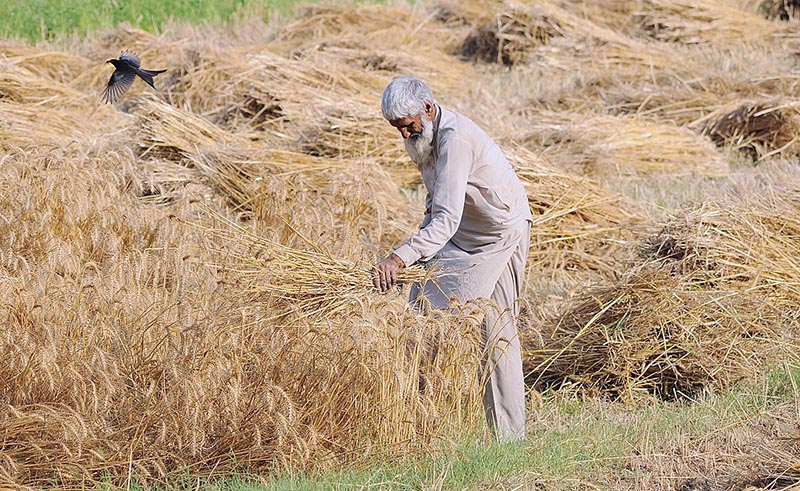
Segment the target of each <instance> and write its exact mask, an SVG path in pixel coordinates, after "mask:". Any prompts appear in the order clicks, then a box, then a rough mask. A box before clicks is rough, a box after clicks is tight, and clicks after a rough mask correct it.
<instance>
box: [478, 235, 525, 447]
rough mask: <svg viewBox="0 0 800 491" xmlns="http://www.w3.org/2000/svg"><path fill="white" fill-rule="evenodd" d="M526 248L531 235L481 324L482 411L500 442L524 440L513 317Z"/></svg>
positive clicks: (522, 243) (499, 284)
mask: <svg viewBox="0 0 800 491" xmlns="http://www.w3.org/2000/svg"><path fill="white" fill-rule="evenodd" d="M529 246H530V233H528V234H526V235H525V237H524V238H523V239H522V240H520V243H519V245H518V246H517V248H516V250H515V251H514V253H513V255H512V256H511V260H510V261H508V263H507V264H506V266H505V268H504V269H503V271H502V273H501V274H500V278H499V279H498V281H497V284H496V285H495V288H494V291H493V292H492V296H491V299H492V300H493V301H494V302H495V303H496V304H497V307H498V309H497V310H495V309H489V312H488V313H487V314H486V318H485V320H484V333H483V334H484V342H485V346H486V357H485V358H484V360H483V372H482V374H481V375H482V376H481V380H483V381H484V382H485V387H484V392H483V408H484V410H485V411H486V421H487V422H488V424H489V428H490V430H491V431H492V434H493V435H494V436H495V438H497V439H498V440H499V441H501V442H509V441H515V440H520V439H523V438H525V381H524V377H523V374H522V354H521V349H520V340H519V334H518V332H517V325H516V317H517V315H518V314H519V305H518V303H517V299H518V298H519V297H520V295H522V293H523V287H524V281H525V262H526V260H527V258H528V247H529Z"/></svg>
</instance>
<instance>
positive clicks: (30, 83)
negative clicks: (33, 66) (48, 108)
mask: <svg viewBox="0 0 800 491" xmlns="http://www.w3.org/2000/svg"><path fill="white" fill-rule="evenodd" d="M86 98H87V96H86V94H83V93H81V92H78V91H77V90H74V89H72V88H70V87H68V86H66V85H64V84H62V83H59V82H56V81H55V80H53V79H50V78H46V77H44V76H42V75H40V74H37V73H34V72H32V71H30V70H29V69H27V68H25V67H24V66H18V65H16V64H14V63H12V62H11V61H8V60H0V100H4V101H14V102H19V103H30V104H37V103H38V104H43V105H44V104H46V105H52V106H57V107H64V106H68V107H69V106H72V107H74V106H76V105H83V104H85V99H86Z"/></svg>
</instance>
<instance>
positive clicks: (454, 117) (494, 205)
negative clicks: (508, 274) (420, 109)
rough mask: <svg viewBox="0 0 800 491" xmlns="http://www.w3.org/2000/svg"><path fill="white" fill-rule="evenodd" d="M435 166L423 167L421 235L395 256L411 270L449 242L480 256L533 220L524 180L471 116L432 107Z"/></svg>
mask: <svg viewBox="0 0 800 491" xmlns="http://www.w3.org/2000/svg"><path fill="white" fill-rule="evenodd" d="M432 145H433V162H434V163H433V165H432V166H428V167H425V168H421V169H420V171H421V173H422V180H423V182H424V183H425V188H426V190H427V192H428V194H427V197H426V200H425V204H426V210H425V218H424V219H423V221H422V225H421V227H420V230H419V232H417V234H416V235H414V236H413V237H411V238H410V239H408V241H407V242H406V243H405V244H403V245H402V246H400V247H398V248H397V249H396V250H395V251H394V253H395V254H397V255H398V256H399V257H400V258H401V259H402V260H403V262H404V263H405V264H406V265H407V266H409V265H411V264H413V263H415V262H417V261H419V260H420V259H421V260H423V261H428V260H430V259H432V258H433V257H434V256H435V255H436V253H437V252H439V251H440V250H441V249H442V248H443V247H444V246H445V244H447V243H448V242H450V243H451V245H452V246H455V247H456V248H458V249H460V250H462V251H463V252H465V253H467V254H470V253H481V252H485V251H488V250H491V249H492V246H493V245H494V244H498V243H500V242H502V241H503V240H504V239H506V238H507V236H508V234H509V233H511V231H513V230H516V229H518V228H519V227H520V224H521V223H524V222H525V221H530V220H532V216H531V211H530V208H529V206H528V196H527V194H526V192H525V188H524V186H523V185H522V182H521V181H520V180H519V178H517V175H516V173H515V172H514V169H513V168H512V167H511V165H510V164H509V163H508V161H507V160H506V158H505V156H504V155H503V152H502V151H501V150H500V148H499V147H498V146H497V145H496V144H495V143H494V142H493V141H492V139H491V138H489V135H487V134H486V132H485V131H483V130H482V129H481V128H479V127H478V125H476V124H475V123H473V122H472V121H471V120H470V119H469V118H467V117H465V116H463V115H461V114H459V113H457V112H455V111H451V110H448V109H442V108H441V107H440V106H438V105H437V106H436V117H435V121H434V133H433V142H432Z"/></svg>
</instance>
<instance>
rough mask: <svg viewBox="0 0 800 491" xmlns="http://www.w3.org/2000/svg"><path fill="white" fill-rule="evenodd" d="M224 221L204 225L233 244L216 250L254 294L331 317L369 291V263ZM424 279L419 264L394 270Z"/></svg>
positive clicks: (405, 279) (404, 277) (402, 278)
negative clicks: (285, 241) (288, 242)
mask: <svg viewBox="0 0 800 491" xmlns="http://www.w3.org/2000/svg"><path fill="white" fill-rule="evenodd" d="M217 218H218V219H219V218H221V217H220V216H217ZM224 225H225V226H224V227H213V228H206V229H204V230H205V232H206V233H209V234H211V235H213V236H216V237H220V238H221V239H222V243H224V244H228V245H230V244H236V246H237V248H231V249H229V250H225V251H222V254H221V255H222V256H223V257H225V261H233V262H234V264H235V265H236V266H235V270H234V271H235V275H236V277H237V281H240V282H241V284H242V286H243V287H244V288H245V289H247V290H248V291H249V292H251V293H252V294H253V295H254V297H258V296H261V295H263V296H266V297H268V298H277V299H279V300H280V301H281V302H283V303H284V304H285V305H286V306H288V308H289V311H291V312H296V313H299V314H301V315H303V316H307V317H320V318H323V319H331V318H332V317H333V316H334V315H337V314H340V313H341V312H343V311H346V310H347V309H348V308H351V307H352V306H353V305H357V304H359V303H360V302H362V301H363V299H364V298H367V297H369V296H370V295H371V294H374V292H375V290H374V287H373V285H372V274H371V268H372V264H366V263H361V262H356V261H351V260H348V259H346V258H341V257H336V256H334V255H332V253H331V252H330V251H326V250H323V249H322V248H321V247H320V246H318V245H316V244H315V243H313V242H311V241H310V240H308V239H307V238H305V237H303V236H302V235H299V234H298V238H299V239H300V241H299V244H298V246H292V247H290V246H286V245H283V244H282V243H279V242H276V241H272V240H270V239H267V238H264V237H263V236H261V235H258V234H256V233H254V232H253V231H252V230H248V229H246V228H244V227H242V226H241V225H238V224H236V223H233V222H230V221H225V223H224ZM237 249H238V250H237ZM215 267H223V268H224V267H225V266H224V265H216V266H215ZM428 278H429V276H428V272H427V271H426V270H425V269H424V268H422V267H421V266H411V267H408V268H403V269H401V270H400V271H399V272H398V282H399V284H401V285H402V284H411V283H415V282H420V281H425V280H426V279H428Z"/></svg>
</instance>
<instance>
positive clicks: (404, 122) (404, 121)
mask: <svg viewBox="0 0 800 491" xmlns="http://www.w3.org/2000/svg"><path fill="white" fill-rule="evenodd" d="M418 119H419V115H417V116H406V117H405V118H399V119H392V120H390V121H389V124H390V125H392V126H396V127H400V126H408V125H410V124H411V123H413V122H415V121H417V120H418Z"/></svg>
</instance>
